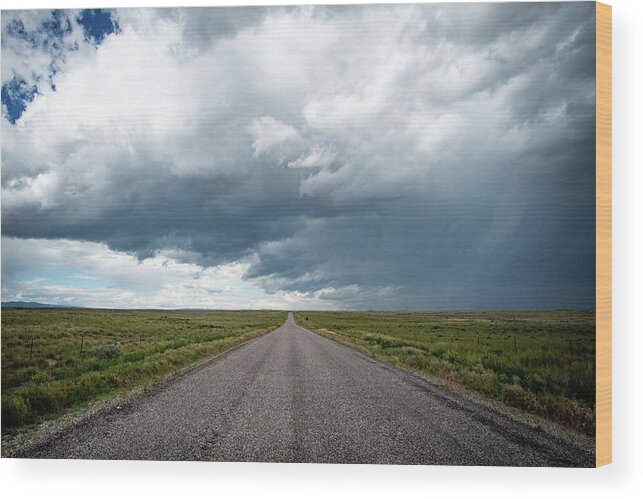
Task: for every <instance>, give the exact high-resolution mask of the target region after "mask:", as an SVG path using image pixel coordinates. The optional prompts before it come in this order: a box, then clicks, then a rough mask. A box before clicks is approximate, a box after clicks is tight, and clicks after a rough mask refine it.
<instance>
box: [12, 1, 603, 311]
mask: <svg viewBox="0 0 643 499" xmlns="http://www.w3.org/2000/svg"><path fill="white" fill-rule="evenodd" d="M119 14H120V15H119V19H120V28H121V30H122V33H121V36H119V37H118V40H116V41H113V43H112V44H111V45H110V46H107V45H106V46H105V47H101V48H99V50H98V51H96V54H89V55H87V58H88V59H87V60H88V62H89V63H91V64H93V66H92V68H93V69H92V70H91V71H93V72H89V73H88V72H87V71H88V70H86V69H84V68H85V65H83V64H80V63H79V64H77V65H76V66H74V71H77V73H74V72H72V71H71V70H70V72H69V74H67V75H62V76H61V79H60V84H59V87H60V89H59V91H58V92H56V93H57V94H61V95H56V96H52V95H49V96H45V97H47V98H48V99H51V100H50V102H51V104H50V106H49V108H37V107H36V106H37V104H38V99H35V100H34V103H33V104H31V103H30V104H28V106H27V112H26V115H28V114H29V110H30V109H29V108H30V107H31V106H34V111H33V115H31V116H28V117H27V119H25V120H23V122H18V123H17V126H16V125H13V124H11V123H9V122H8V121H6V120H3V123H2V127H3V136H6V137H7V140H4V141H3V150H2V155H3V157H2V159H3V210H2V223H3V235H5V236H13V237H19V238H50V239H55V238H66V239H76V240H83V241H95V242H103V243H106V244H107V245H109V247H110V248H112V249H115V250H119V251H125V252H128V253H131V254H135V255H137V256H138V257H139V258H141V259H144V258H147V257H149V256H152V255H154V254H156V253H157V252H159V251H162V250H167V249H176V250H180V251H181V252H182V253H181V256H180V257H179V258H181V259H184V260H188V261H190V262H191V263H197V264H199V265H203V266H212V265H217V264H221V263H225V262H232V261H236V260H239V259H247V261H249V262H251V265H250V267H249V269H248V270H247V273H246V279H248V280H252V281H255V282H258V283H260V284H261V285H262V286H263V287H264V288H265V289H267V290H269V291H274V292H277V291H284V290H286V291H297V292H303V293H318V294H320V296H321V298H322V299H327V300H330V301H332V302H333V303H342V304H347V305H348V306H350V307H354V308H380V307H385V308H406V307H408V308H420V309H435V308H530V307H569V306H574V307H592V306H594V257H595V249H594V240H595V237H594V236H595V234H594V194H595V190H594V189H595V187H594V185H595V176H594V170H595V165H594V140H595V139H594V120H595V110H594V96H595V90H594V62H595V61H594V53H595V45H594V38H595V32H594V4H593V3H565V4H488V5H485V4H482V5H479V4H476V5H473V4H471V5H468V4H464V5H426V6H368V7H346V8H344V7H315V8H303V9H278V8H275V9H254V8H243V9H182V10H163V9H160V10H155V11H138V12H137V11H136V10H128V11H121V12H120V13H119ZM139 14H140V15H139ZM128 37H129V38H128ZM116 42H122V43H123V44H127V45H126V47H124V48H123V49H122V52H119V50H120V49H119V46H118V45H117V44H116ZM159 44H161V45H162V44H165V45H166V47H165V48H164V49H163V50H160V49H159V50H157V51H156V52H154V53H151V52H150V53H148V52H149V51H150V50H151V47H157V46H158V45H159ZM5 50H9V49H6V48H5V47H3V55H4V53H5ZM110 51H111V52H110ZM138 54H141V55H140V57H138ZM127 57H132V58H133V59H132V60H131V61H129V60H122V59H123V58H127ZM137 57H138V58H137ZM91 58H94V59H91ZM101 61H106V62H104V71H105V75H107V74H109V72H110V71H112V70H113V71H115V70H116V69H117V68H114V67H113V66H110V64H113V63H114V61H122V67H123V68H127V71H124V73H125V74H118V72H116V73H114V74H111V75H110V78H111V80H110V82H109V83H110V84H109V85H107V84H103V83H102V82H103V80H102V79H101V77H102V76H104V75H103V73H101V71H102V68H103V66H102V65H101ZM4 65H5V62H4V60H3V66H4ZM128 72H132V74H129V73H128ZM4 74H5V70H4V68H3V75H4ZM119 78H122V79H123V81H120V80H118V79H119ZM88 79H89V80H91V82H93V85H90V86H87V84H86V82H87V81H88ZM141 79H142V80H143V81H145V89H146V91H141V92H140V93H138V94H136V96H132V95H131V94H130V93H129V92H130V90H129V89H131V88H132V86H131V84H130V82H139V83H140V82H141ZM64 85H67V86H66V89H67V90H65V87H64ZM121 88H122V89H123V92H124V93H123V94H119V93H118V92H119V89H121ZM64 91H66V92H67V94H66V95H63V92H64ZM90 96H91V98H92V100H89V101H88V98H89V97H90ZM83 97H87V98H86V99H84V100H83ZM54 98H57V99H60V100H59V101H54ZM77 100H80V101H81V102H80V103H78V104H76V103H75V102H76V101H77ZM57 102H60V104H57ZM75 106H77V107H75ZM88 109H89V111H88ZM54 120H57V121H54ZM52 123H57V124H58V125H57V126H56V127H54V128H51V124H52ZM47 126H49V127H50V128H49V129H48V130H50V131H49V132H45V130H47V128H46V127H47ZM78 130H82V131H81V132H78ZM43 133H47V135H46V136H45V137H44V138H43ZM8 141H10V142H9V145H7V142H8Z"/></svg>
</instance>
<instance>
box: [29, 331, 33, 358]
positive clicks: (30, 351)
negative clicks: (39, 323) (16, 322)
mask: <svg viewBox="0 0 643 499" xmlns="http://www.w3.org/2000/svg"><path fill="white" fill-rule="evenodd" d="M32 355H33V337H32V338H31V346H30V347H29V364H31V356H32Z"/></svg>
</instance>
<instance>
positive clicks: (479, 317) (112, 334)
mask: <svg viewBox="0 0 643 499" xmlns="http://www.w3.org/2000/svg"><path fill="white" fill-rule="evenodd" d="M295 318H296V320H297V322H298V323H299V324H301V325H302V326H304V327H306V328H309V329H311V330H314V331H316V332H317V333H319V334H322V335H323V336H326V337H328V338H331V339H334V340H336V341H338V342H340V343H344V344H346V345H349V346H351V347H353V348H355V349H357V350H360V351H362V352H364V353H367V354H368V355H371V356H374V357H376V358H378V359H379V360H382V361H384V362H386V363H389V364H393V365H397V366H399V367H403V368H406V369H409V370H412V371H415V372H419V373H421V374H425V375H429V376H430V377H433V378H435V379H437V380H441V381H444V382H445V383H447V384H451V385H457V386H459V387H462V388H464V389H466V390H468V391H472V392H475V393H478V394H481V395H483V396H485V397H489V398H492V399H494V400H497V401H500V402H502V403H504V404H506V405H508V406H511V407H515V408H518V409H521V410H524V411H527V412H529V413H532V414H535V415H538V416H541V417H544V418H546V419H548V420H551V421H553V422H556V423H559V424H561V425H563V426H565V427H567V428H569V429H572V430H575V431H577V432H580V433H584V434H586V435H592V434H593V432H594V420H595V404H594V400H595V388H594V379H595V366H594V361H593V359H594V354H595V341H594V313H593V312H584V311H538V312H434V313H426V312H300V313H297V314H296V316H295ZM285 319H286V313H285V312H248V311H239V312H200V311H153V310H145V311H143V310H134V311H126V310H92V309H8V308H7V309H3V311H2V425H3V433H5V432H13V431H15V430H17V429H20V428H21V427H24V426H25V425H29V424H31V423H37V422H40V421H43V420H46V419H52V418H55V417H57V416H60V415H62V414H64V413H66V412H68V411H69V410H70V409H75V408H81V407H83V406H84V405H86V404H87V403H89V402H92V401H94V400H98V399H101V398H106V397H110V396H113V395H116V394H120V393H125V392H128V391H130V390H132V389H135V388H147V387H152V386H154V385H156V384H158V382H160V381H162V380H165V379H168V378H170V377H172V376H174V375H176V374H178V373H180V372H182V371H184V370H185V369H187V368H189V367H191V366H193V365H195V364H197V363H199V362H200V361H203V360H205V359H208V358H210V357H213V356H216V355H217V354H220V353H222V352H224V351H226V350H228V349H230V348H231V347H234V346H236V345H239V344H241V343H243V342H246V341H248V340H250V339H253V338H255V337H258V336H261V335H262V334H264V333H266V332H269V331H272V330H274V329H275V328H277V327H278V326H280V325H281V324H283V322H284V320H285Z"/></svg>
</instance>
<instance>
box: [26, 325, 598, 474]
mask: <svg viewBox="0 0 643 499" xmlns="http://www.w3.org/2000/svg"><path fill="white" fill-rule="evenodd" d="M25 457H38V458H78V459H146V460H205V461H286V462H332V463H396V464H449V465H502V466H582V467H584V466H593V464H594V455H593V453H591V452H589V451H587V450H582V449H581V448H579V447H576V446H574V445H572V444H570V443H566V442H563V441H562V440H559V439H558V438H555V437H553V436H550V435H549V434H547V433H544V432H541V431H537V430H535V429H532V428H531V427H530V426H527V425H526V424H523V423H519V422H517V421H515V420H514V419H512V418H510V417H508V416H506V415H502V414H500V413H497V412H495V411H493V410H491V409H489V408H487V407H485V406H482V405H479V404H477V403H475V402H472V401H470V400H468V399H466V398H464V397H461V396H459V395H457V394H454V393H451V392H449V391H447V390H445V389H443V388H439V387H437V386H435V385H433V384H431V383H429V382H426V381H424V380H422V379H420V378H418V377H416V376H414V375H412V374H408V373H405V372H403V371H401V370H399V369H397V368H394V367H390V366H387V365H385V364H383V363H381V362H378V361H375V360H373V359H371V358H369V357H367V356H365V355H362V354H361V353H359V352H356V351H354V350H352V349H350V348H348V347H345V346H343V345H339V344H337V343H335V342H333V341H331V340H328V339H326V338H323V337H321V336H319V335H317V334H315V333H312V332H310V331H307V330H306V329H304V328H302V327H300V326H298V325H296V324H295V322H294V319H293V317H292V314H289V316H288V320H287V321H286V323H285V324H284V325H283V326H282V327H280V328H279V329H277V330H275V331H273V332H272V333H269V334H267V335H266V336H263V337H261V338H259V339H256V340H254V341H251V342H249V343H246V344H245V345H242V346H241V347H239V348H236V349H234V350H232V351H229V352H228V353H226V354H224V355H222V356H220V357H217V358H216V359H213V360H212V361H209V362H207V363H205V364H203V365H201V366H200V367H198V368H196V369H194V370H192V371H189V372H188V373H186V374H184V375H182V376H179V377H178V378H175V379H174V380H173V381H170V382H168V383H166V384H164V385H163V386H162V387H160V388H159V389H157V390H154V391H152V392H150V393H148V394H146V395H143V396H140V397H138V398H135V399H133V400H131V401H130V402H128V403H126V404H124V405H123V406H122V407H121V408H115V409H112V410H110V411H108V412H104V413H100V414H98V415H96V416H95V417H92V418H89V419H88V421H86V422H85V423H84V424H82V425H81V426H79V427H76V428H73V429H72V430H70V431H69V432H68V433H66V434H63V435H62V436H59V437H58V438H57V439H55V440H53V441H51V442H49V443H48V444H46V445H44V446H41V447H40V448H37V449H35V450H32V451H30V453H29V454H28V455H27V456H25Z"/></svg>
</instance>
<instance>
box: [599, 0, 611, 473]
mask: <svg viewBox="0 0 643 499" xmlns="http://www.w3.org/2000/svg"><path fill="white" fill-rule="evenodd" d="M611 462H612V7H611V6H610V5H606V4H602V3H599V2H596V466H597V467H598V466H603V465H605V464H609V463H611Z"/></svg>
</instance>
